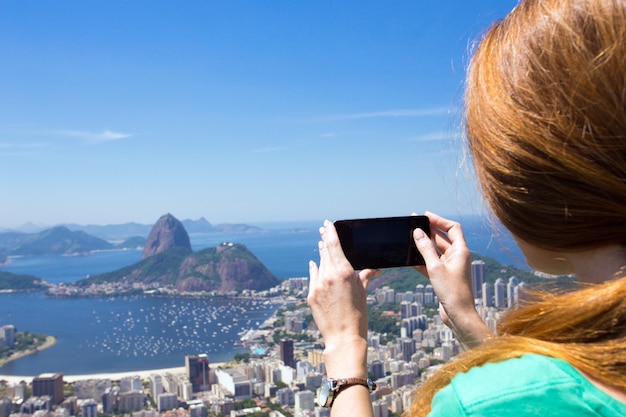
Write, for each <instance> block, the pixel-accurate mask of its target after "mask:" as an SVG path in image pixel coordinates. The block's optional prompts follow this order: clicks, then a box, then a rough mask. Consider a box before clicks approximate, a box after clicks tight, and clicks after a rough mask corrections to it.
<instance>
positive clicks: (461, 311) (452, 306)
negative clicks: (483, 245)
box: [413, 212, 493, 348]
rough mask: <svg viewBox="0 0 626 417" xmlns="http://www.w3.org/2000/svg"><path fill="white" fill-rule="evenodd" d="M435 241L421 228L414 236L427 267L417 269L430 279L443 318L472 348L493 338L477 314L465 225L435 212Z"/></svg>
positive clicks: (431, 221) (432, 224)
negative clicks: (464, 231)
mask: <svg viewBox="0 0 626 417" xmlns="http://www.w3.org/2000/svg"><path fill="white" fill-rule="evenodd" d="M425 214H426V216H427V217H428V219H429V220H430V229H431V238H429V237H428V236H427V235H426V233H424V231H423V230H421V229H416V230H415V231H414V233H413V238H414V239H415V245H416V246H417V249H418V250H419V252H420V253H421V255H422V256H423V258H424V261H425V265H424V266H419V267H416V269H417V270H418V271H419V272H421V273H422V274H424V275H425V276H426V277H428V279H429V280H430V283H431V285H432V286H433V290H434V291H435V294H437V298H439V303H440V305H439V313H440V315H441V319H442V321H443V322H444V324H446V325H447V326H448V327H450V328H451V329H452V331H453V332H454V334H455V335H456V337H457V340H458V341H459V342H460V343H461V345H462V346H463V347H464V348H472V347H474V346H477V345H479V344H481V343H482V342H483V340H485V339H486V338H488V337H490V336H492V335H493V334H492V332H491V330H489V328H488V327H487V326H486V325H485V323H484V322H483V320H482V319H481V317H480V316H479V315H478V312H477V311H476V307H475V305H474V295H473V292H472V274H471V261H472V256H471V253H470V251H469V249H468V247H467V243H466V242H465V237H464V236H463V230H462V229H461V225H460V224H459V223H457V222H454V221H452V220H448V219H445V218H443V217H441V216H438V215H436V214H433V213H428V212H427V213H425Z"/></svg>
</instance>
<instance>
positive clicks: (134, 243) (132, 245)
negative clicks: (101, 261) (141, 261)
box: [115, 236, 146, 249]
mask: <svg viewBox="0 0 626 417" xmlns="http://www.w3.org/2000/svg"><path fill="white" fill-rule="evenodd" d="M145 244H146V238H145V237H141V236H133V237H129V238H128V239H126V240H125V241H123V242H122V243H116V244H115V247H116V248H118V249H137V248H143V247H144V245H145Z"/></svg>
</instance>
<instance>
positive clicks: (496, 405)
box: [432, 354, 626, 417]
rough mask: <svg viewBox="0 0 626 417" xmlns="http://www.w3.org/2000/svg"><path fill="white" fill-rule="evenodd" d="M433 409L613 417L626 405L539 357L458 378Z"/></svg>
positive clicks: (570, 369) (560, 365) (562, 366)
mask: <svg viewBox="0 0 626 417" xmlns="http://www.w3.org/2000/svg"><path fill="white" fill-rule="evenodd" d="M432 407H433V411H432V415H433V416H438V415H448V416H449V415H461V416H503V415H516V416H537V415H541V416H554V417H556V416H568V415H582V416H602V415H614V414H612V413H613V412H614V410H615V409H619V410H620V411H621V412H622V413H624V412H626V404H622V403H619V402H618V401H616V400H614V399H612V398H611V397H609V396H608V395H606V394H605V393H603V392H601V391H600V390H598V389H596V388H595V387H594V386H593V385H592V384H591V383H590V382H589V381H587V380H586V379H585V378H584V377H583V376H582V375H581V374H580V373H579V372H578V371H576V369H574V368H573V367H572V366H571V365H570V364H568V363H567V362H565V361H562V360H559V359H554V358H550V357H547V356H542V355H535V354H529V355H524V356H522V357H520V358H515V359H509V360H506V361H503V362H498V363H488V364H485V365H483V366H479V367H475V368H472V369H471V370H470V371H468V372H466V373H462V374H459V375H457V376H455V377H454V379H453V380H452V382H451V383H450V384H449V385H448V386H447V387H446V388H444V389H442V390H441V391H440V392H439V393H437V395H436V396H435V398H434V399H433V405H432ZM607 407H608V408H607ZM611 407H616V408H611ZM603 410H605V411H603ZM605 412H606V413H608V414H605Z"/></svg>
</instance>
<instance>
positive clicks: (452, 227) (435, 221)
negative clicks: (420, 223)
mask: <svg viewBox="0 0 626 417" xmlns="http://www.w3.org/2000/svg"><path fill="white" fill-rule="evenodd" d="M425 215H426V216H427V217H428V220H430V223H431V225H433V226H435V228H437V229H439V230H441V231H443V232H445V233H446V234H447V235H448V238H449V239H450V241H452V242H454V240H455V239H456V238H461V239H462V238H463V231H462V228H461V224H460V223H459V222H455V221H454V220H449V219H446V218H444V217H441V216H439V215H437V214H434V213H431V212H428V211H427V212H426V213H425Z"/></svg>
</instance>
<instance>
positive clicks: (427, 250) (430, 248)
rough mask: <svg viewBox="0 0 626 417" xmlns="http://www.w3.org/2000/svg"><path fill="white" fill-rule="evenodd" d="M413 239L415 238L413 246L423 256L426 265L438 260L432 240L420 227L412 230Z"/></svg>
mask: <svg viewBox="0 0 626 417" xmlns="http://www.w3.org/2000/svg"><path fill="white" fill-rule="evenodd" d="M413 239H414V240H415V246H417V250H418V251H419V252H420V254H421V255H422V257H423V258H424V262H425V263H426V266H427V267H428V265H432V264H433V263H435V262H439V261H440V259H439V255H438V254H437V251H436V250H435V246H434V245H433V242H432V241H431V240H430V238H429V237H428V236H427V235H426V233H424V231H423V230H422V229H419V228H418V229H415V230H414V231H413Z"/></svg>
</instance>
